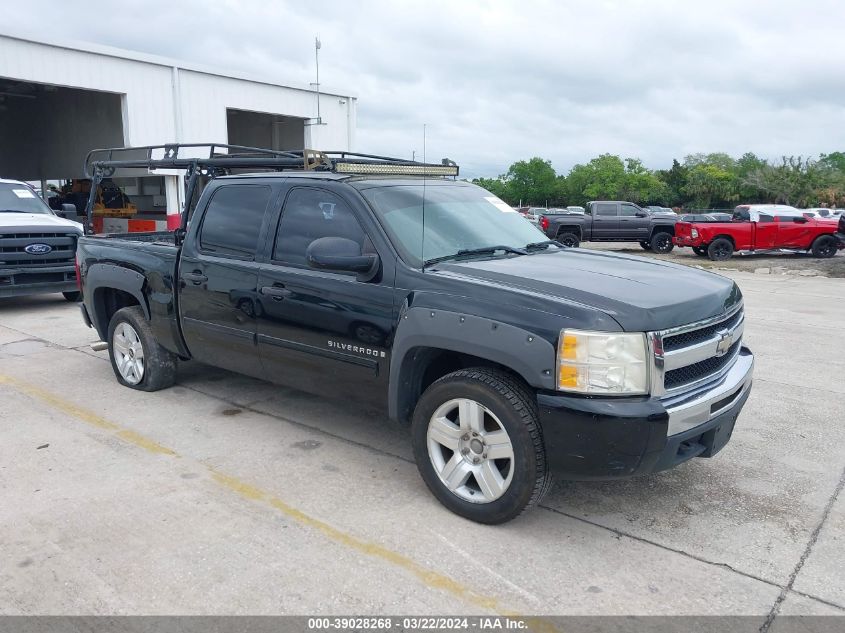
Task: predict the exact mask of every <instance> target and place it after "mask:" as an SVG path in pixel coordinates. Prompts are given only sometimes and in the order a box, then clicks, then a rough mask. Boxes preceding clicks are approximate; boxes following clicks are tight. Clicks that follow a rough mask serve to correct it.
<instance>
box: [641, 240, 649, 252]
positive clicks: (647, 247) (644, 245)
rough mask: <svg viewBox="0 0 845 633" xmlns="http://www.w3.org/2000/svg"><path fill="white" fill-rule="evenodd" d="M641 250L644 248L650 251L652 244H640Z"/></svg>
mask: <svg viewBox="0 0 845 633" xmlns="http://www.w3.org/2000/svg"><path fill="white" fill-rule="evenodd" d="M640 248H642V249H643V250H644V251H650V250H651V244H649V243H648V242H640Z"/></svg>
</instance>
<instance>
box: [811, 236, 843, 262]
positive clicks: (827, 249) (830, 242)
mask: <svg viewBox="0 0 845 633" xmlns="http://www.w3.org/2000/svg"><path fill="white" fill-rule="evenodd" d="M811 250H812V253H813V257H824V258H827V257H833V256H834V255H836V251H837V248H836V238H835V237H833V236H832V235H819V236H818V237H817V238H816V239H815V241H814V242H813V246H812V248H811Z"/></svg>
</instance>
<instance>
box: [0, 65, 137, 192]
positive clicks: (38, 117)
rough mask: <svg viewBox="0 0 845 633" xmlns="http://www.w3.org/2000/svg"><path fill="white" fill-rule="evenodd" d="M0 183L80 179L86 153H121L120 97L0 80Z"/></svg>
mask: <svg viewBox="0 0 845 633" xmlns="http://www.w3.org/2000/svg"><path fill="white" fill-rule="evenodd" d="M0 139H2V152H0V177H3V178H13V179H15V180H28V181H43V180H63V179H67V178H82V177H83V176H84V173H83V162H84V160H85V155H86V154H87V153H88V150H90V149H94V148H97V147H123V145H124V133H123V108H122V96H121V95H119V94H115V93H110V92H98V91H95V90H80V89H77V88H65V87H61V86H52V85H48V84H39V83H33V82H24V81H17V80H14V79H5V78H2V77H0Z"/></svg>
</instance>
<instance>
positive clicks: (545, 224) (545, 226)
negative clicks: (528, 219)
mask: <svg viewBox="0 0 845 633" xmlns="http://www.w3.org/2000/svg"><path fill="white" fill-rule="evenodd" d="M540 226H542V227H543V230H544V231H545V230H546V229H548V228H549V218H547V217H546V216H545V215H541V216H540Z"/></svg>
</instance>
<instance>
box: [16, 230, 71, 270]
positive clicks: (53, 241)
mask: <svg viewBox="0 0 845 633" xmlns="http://www.w3.org/2000/svg"><path fill="white" fill-rule="evenodd" d="M77 237H78V235H77V234H76V233H0V267H11V266H14V267H15V268H18V269H20V268H27V269H38V268H46V267H50V266H67V265H69V264H73V260H74V255H75V253H76V239H77ZM31 244H47V245H49V246H50V247H52V249H53V250H51V251H50V252H49V253H37V254H34V253H27V252H26V250H25V249H26V247H27V246H29V245H31Z"/></svg>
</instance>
